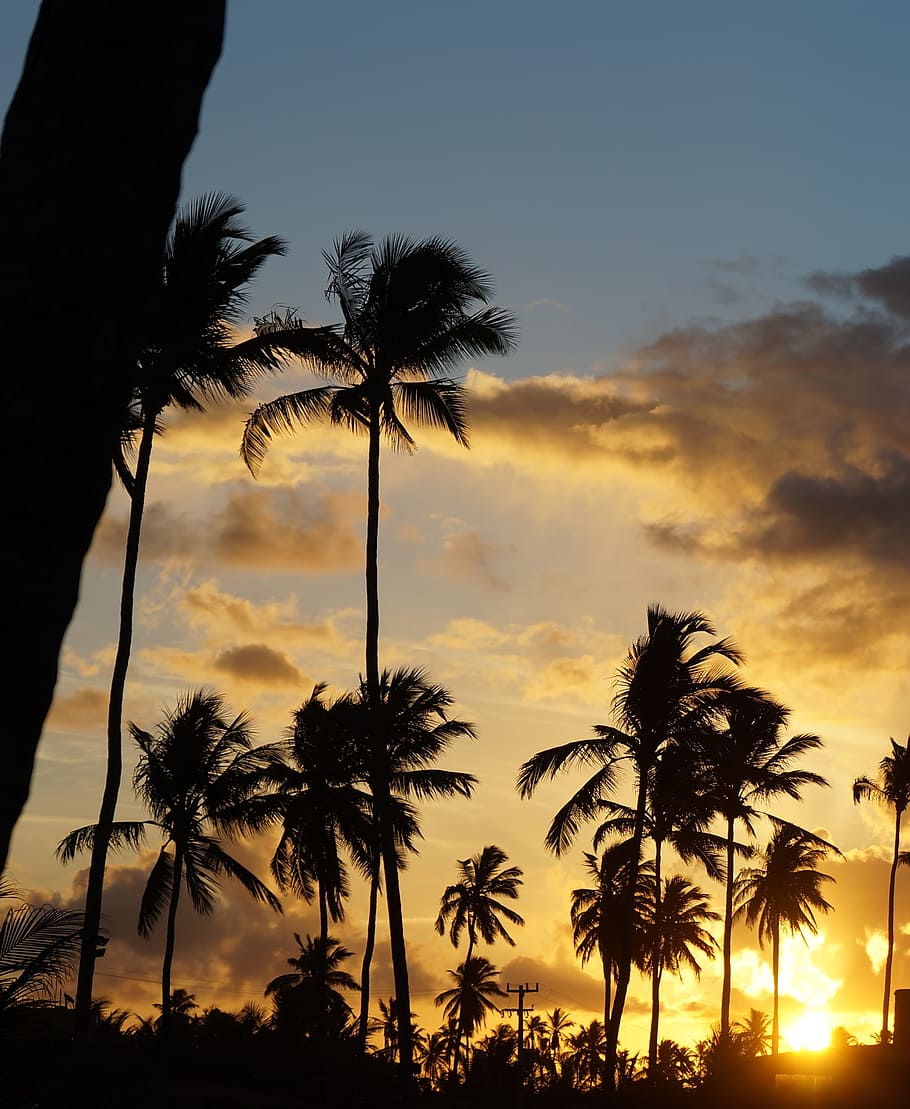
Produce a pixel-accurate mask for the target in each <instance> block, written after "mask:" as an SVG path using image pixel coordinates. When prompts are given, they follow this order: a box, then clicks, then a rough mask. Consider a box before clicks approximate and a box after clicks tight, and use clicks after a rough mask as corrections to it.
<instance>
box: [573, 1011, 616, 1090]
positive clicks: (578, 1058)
mask: <svg viewBox="0 0 910 1109" xmlns="http://www.w3.org/2000/svg"><path fill="white" fill-rule="evenodd" d="M606 1068H607V1036H606V1030H605V1029H604V1026H603V1025H602V1024H601V1023H600V1021H599V1020H592V1021H591V1023H590V1024H583V1025H582V1026H581V1027H580V1028H579V1030H578V1031H577V1032H574V1033H573V1034H572V1035H571V1036H569V1037H568V1040H567V1050H566V1052H565V1054H564V1055H563V1072H564V1073H568V1074H569V1075H570V1076H571V1081H572V1085H573V1086H574V1087H575V1089H577V1090H593V1089H595V1088H596V1087H597V1086H598V1085H600V1083H601V1082H602V1081H603V1076H604V1074H605V1072H606Z"/></svg>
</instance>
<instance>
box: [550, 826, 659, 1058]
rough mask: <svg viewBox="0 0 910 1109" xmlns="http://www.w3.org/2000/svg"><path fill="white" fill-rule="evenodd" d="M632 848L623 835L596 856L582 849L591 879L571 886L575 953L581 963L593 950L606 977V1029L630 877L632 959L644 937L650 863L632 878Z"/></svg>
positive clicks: (649, 884)
mask: <svg viewBox="0 0 910 1109" xmlns="http://www.w3.org/2000/svg"><path fill="white" fill-rule="evenodd" d="M632 851H633V844H632V841H631V840H628V839H627V840H622V841H621V842H618V843H614V844H611V845H610V846H609V847H607V849H606V850H605V851H604V852H603V854H602V855H601V856H600V858H599V859H598V857H597V856H596V855H592V854H589V853H588V852H585V856H584V859H585V870H586V871H587V872H588V874H589V875H590V877H591V879H592V881H593V883H594V884H593V886H591V887H588V888H583V889H576V890H573V891H572V901H571V909H570V913H571V919H572V938H573V939H574V941H575V953H576V955H578V957H579V959H580V960H581V963H582V965H584V964H585V963H587V962H588V960H589V959H590V958H591V957H592V956H593V955H595V954H597V955H598V956H599V958H600V964H601V969H602V971H603V979H604V1024H603V1027H604V1028H606V1027H607V1025H608V1024H609V1021H610V1009H611V1000H612V989H613V982H614V980H615V978H616V974H617V970H618V963H619V957H620V949H621V943H622V941H621V938H620V934H619V933H620V929H621V927H622V924H621V921H622V914H623V911H624V909H625V905H626V888H627V886H628V883H629V882H631V881H633V880H634V881H636V882H637V883H638V887H637V889H636V891H635V897H634V905H635V921H636V924H637V937H638V941H639V942H638V943H637V944H636V948H635V952H634V955H633V958H634V959H635V960H636V961H638V957H639V956H640V954H641V944H642V943H643V942H644V935H643V932H642V929H641V927H640V924H641V922H643V919H644V913H645V906H646V903H647V900H648V896H649V894H650V891H651V888H652V880H653V867H652V865H651V864H650V863H643V864H641V865H640V866H639V867H638V871H637V874H635V876H634V879H633V873H634V868H633V866H632ZM605 1078H606V1079H608V1078H609V1076H608V1075H605Z"/></svg>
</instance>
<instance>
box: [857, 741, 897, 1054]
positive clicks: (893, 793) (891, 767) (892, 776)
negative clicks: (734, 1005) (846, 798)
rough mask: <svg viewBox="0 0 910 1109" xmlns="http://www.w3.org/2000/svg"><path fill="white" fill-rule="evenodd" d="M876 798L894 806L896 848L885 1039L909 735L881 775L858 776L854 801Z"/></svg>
mask: <svg viewBox="0 0 910 1109" xmlns="http://www.w3.org/2000/svg"><path fill="white" fill-rule="evenodd" d="M867 800H868V801H875V802H876V803H877V804H879V805H881V806H882V807H883V808H886V809H894V849H893V851H892V854H891V871H890V874H889V877H888V954H887V956H886V958H885V996H884V1000H883V1001H882V1029H881V1031H882V1039H883V1040H887V1039H888V1037H889V1035H890V1030H889V1028H888V1023H889V1022H888V1015H889V1011H890V1004H891V970H892V967H893V963H894V889H895V885H896V882H897V868H898V865H899V864H900V863H901V862H904V863H907V864H910V856H908V855H904V856H903V857H902V856H901V821H902V820H903V817H904V813H905V812H906V811H907V808H908V806H910V736H908V737H907V742H906V744H905V745H904V746H903V747H901V745H900V744H899V743H896V742H895V741H894V740H893V739H892V740H891V754H890V755H886V756H885V757H884V758H883V759H882V761H881V762H880V763H879V764H878V779H877V780H876V781H873V780H872V779H871V778H865V777H863V778H857V779H856V781H855V782H854V783H853V802H854V804H855V803H856V802H858V801H867Z"/></svg>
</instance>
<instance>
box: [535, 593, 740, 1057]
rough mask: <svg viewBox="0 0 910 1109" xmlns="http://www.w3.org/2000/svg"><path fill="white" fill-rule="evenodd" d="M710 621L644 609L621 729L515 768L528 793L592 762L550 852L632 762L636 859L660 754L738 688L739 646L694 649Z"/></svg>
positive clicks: (619, 993)
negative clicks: (642, 631) (735, 670)
mask: <svg viewBox="0 0 910 1109" xmlns="http://www.w3.org/2000/svg"><path fill="white" fill-rule="evenodd" d="M715 634H716V632H715V629H714V627H713V625H712V624H711V622H710V620H708V618H707V617H706V616H705V615H703V614H702V613H700V612H682V613H674V612H668V611H667V610H666V609H664V608H662V607H661V606H660V605H651V606H649V608H648V631H647V634H646V635H643V636H641V637H639V639H637V640H636V641H635V642H634V643H633V644H632V646H631V647H630V649H629V652H628V655H627V656H626V660H625V662H624V663H623V664H622V666H621V667H620V669H619V673H618V675H617V692H616V695H615V696H614V699H613V713H614V717H615V718H616V719H617V721H618V723H619V724H620V726H621V728H622V729H624V730H620V729H619V728H615V727H608V726H605V725H597V726H595V728H594V733H595V738H594V739H586V740H576V741H574V742H572V743H567V744H563V745H562V746H561V747H554V748H551V749H549V750H547V751H541V752H539V753H538V754H537V755H534V756H533V758H531V759H529V760H528V761H527V762H526V763H525V764H524V765H523V766H522V767H521V769H520V771H519V776H518V789H519V792H520V793H521V795H522V796H523V797H528V796H530V795H531V794H532V793H533V792H534V790H535V789H536V787H537V786H538V785H539V784H540V782H541V781H543V780H544V779H548V778H554V777H556V775H558V774H560V773H562V772H565V771H567V770H574V769H577V768H578V767H582V766H594V767H596V768H597V769H596V770H595V772H594V774H593V775H592V777H591V778H589V779H588V781H586V782H585V783H584V784H583V785H582V786H581V787H580V789H578V790H577V791H576V792H575V794H573V796H572V797H571V798H570V799H569V801H568V802H567V803H566V804H565V805H564V806H563V807H562V808H561V809H560V810H559V812H558V813H557V814H556V816H555V817H554V818H553V821H552V823H551V824H550V828H549V830H548V832H547V836H546V844H547V846H548V847H549V848H551V850H553V851H554V852H555V853H556V854H560V853H561V852H562V851H564V850H565V849H566V848H567V847H568V846H569V844H570V843H571V842H572V840H573V839H574V836H575V834H576V832H577V831H578V827H579V824H580V823H581V822H582V821H585V820H591V819H594V818H596V817H597V816H599V815H600V814H601V813H602V812H603V808H604V806H603V802H604V801H605V800H606V801H609V800H610V799H611V797H612V794H613V793H614V792H615V790H616V787H617V783H618V774H619V770H620V768H621V767H622V766H623V764H625V763H628V764H629V765H630V766H631V769H632V773H633V776H634V779H635V795H636V801H635V806H634V825H633V830H632V837H631V838H632V844H633V846H632V866H633V869H637V867H638V865H639V860H640V858H641V845H642V841H643V839H644V830H645V820H646V815H647V811H648V792H649V788H650V785H651V780H652V778H653V775H654V772H655V768H656V766H657V764H658V761H659V759H660V757H661V755H662V753H663V752H664V751H665V750H666V749H667V748H668V747H669V746H671V745H672V744H673V743H674V742H676V741H678V740H682V739H688V738H689V737H690V736H691V735H692V734H693V733H694V732H695V731H696V730H697V728H698V726H699V725H700V723H701V722H702V721H703V720H704V719H706V718H707V717H708V716H709V714H710V711H711V709H712V707H713V705H714V704H715V703H716V701H717V699H718V697H719V696H720V695H721V694H723V693H730V692H733V691H735V690H738V689H740V688H741V684H740V682H739V681H738V679H737V678H736V677H735V676H734V675H733V674H732V673H731V672H730V671H729V670H728V669H726V668H724V666H723V663H724V662H728V663H733V664H738V663H739V662H740V661H741V657H742V656H741V655H740V652H739V650H738V649H737V648H736V647H735V646H734V645H733V643H731V642H730V641H729V640H727V639H720V640H715V641H713V642H711V643H708V644H707V645H705V646H703V647H700V648H696V646H695V641H696V640H697V639H698V638H700V637H702V636H713V635H715ZM636 884H637V883H636V882H635V881H634V880H633V881H632V882H631V883H630V885H629V887H628V890H627V899H628V900H627V903H626V906H625V909H624V911H623V914H622V920H623V926H622V930H621V950H620V954H619V959H618V963H617V967H618V969H617V977H616V992H615V996H614V1000H613V1009H612V1012H611V1015H610V1023H609V1025H608V1027H607V1067H608V1072H609V1073H610V1074H612V1073H613V1069H614V1064H615V1059H616V1050H617V1045H618V1042H619V1029H620V1023H621V1021H622V1014H623V1009H624V1007H625V1001H626V993H627V991H628V987H629V979H630V976H631V971H632V958H633V947H634V913H633V905H632V896H633V891H634V889H635V887H636Z"/></svg>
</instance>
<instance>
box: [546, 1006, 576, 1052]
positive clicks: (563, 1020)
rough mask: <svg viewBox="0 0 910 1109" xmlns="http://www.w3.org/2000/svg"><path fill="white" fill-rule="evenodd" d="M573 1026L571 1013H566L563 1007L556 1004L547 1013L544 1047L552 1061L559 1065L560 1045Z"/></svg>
mask: <svg viewBox="0 0 910 1109" xmlns="http://www.w3.org/2000/svg"><path fill="white" fill-rule="evenodd" d="M574 1027H575V1021H574V1020H572V1014H571V1013H567V1012H566V1011H565V1010H564V1009H560V1008H559V1007H558V1006H557V1008H555V1009H554V1010H553V1011H552V1012H550V1013H547V1038H546V1047H547V1051H548V1052H549V1054H550V1056H551V1057H552V1059H553V1061H554V1063H555V1064H556V1065H557V1066H559V1063H560V1060H561V1058H562V1045H563V1042H564V1041H565V1038H566V1036H567V1035H568V1033H569V1029H570V1028H574Z"/></svg>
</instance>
